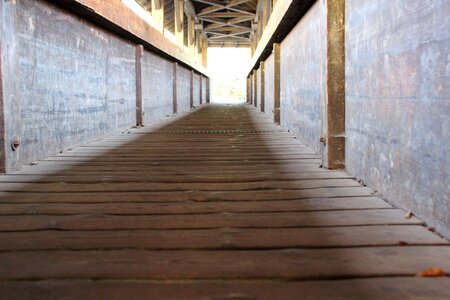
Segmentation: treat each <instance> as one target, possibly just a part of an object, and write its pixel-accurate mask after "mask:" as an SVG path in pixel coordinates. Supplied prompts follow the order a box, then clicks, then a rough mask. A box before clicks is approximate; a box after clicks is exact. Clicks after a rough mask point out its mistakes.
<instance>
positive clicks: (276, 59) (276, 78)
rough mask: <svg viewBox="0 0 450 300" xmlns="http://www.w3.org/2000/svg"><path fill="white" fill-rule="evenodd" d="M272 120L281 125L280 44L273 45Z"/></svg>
mask: <svg viewBox="0 0 450 300" xmlns="http://www.w3.org/2000/svg"><path fill="white" fill-rule="evenodd" d="M273 63H274V66H273V99H274V103H273V120H274V122H275V123H276V124H280V123H281V118H280V117H281V116H280V106H281V99H280V96H281V95H280V88H281V86H280V83H281V82H280V44H277V43H275V44H273Z"/></svg>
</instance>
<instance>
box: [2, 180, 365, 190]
mask: <svg viewBox="0 0 450 300" xmlns="http://www.w3.org/2000/svg"><path fill="white" fill-rule="evenodd" d="M324 187H348V188H350V187H361V185H360V184H359V183H358V182H356V181H355V180H351V179H328V180H325V179H318V180H302V181H263V182H236V183H220V182H219V183H196V182H189V183H184V182H180V183H150V182H114V183H90V184H88V183H82V184H79V183H68V182H56V183H42V182H37V183H0V190H1V191H4V192H7V191H12V192H14V191H19V192H49V193H51V192H133V191H137V192H142V191H190V190H198V191H251V190H271V189H289V190H301V189H314V188H324Z"/></svg>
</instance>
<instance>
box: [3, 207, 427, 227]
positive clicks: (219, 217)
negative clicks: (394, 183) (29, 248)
mask: <svg viewBox="0 0 450 300" xmlns="http://www.w3.org/2000/svg"><path fill="white" fill-rule="evenodd" d="M404 214H405V213H404V211H402V210H399V209H371V210H360V211H358V212H357V213H356V212H355V211H354V210H340V211H315V212H294V213H292V212H272V213H230V212H222V213H217V214H192V215H105V214H85V215H72V216H58V215H30V216H24V215H18V216H16V215H15V216H2V217H1V218H0V231H26V230H28V231H30V230H126V229H130V230H132V229H188V228H190V229H199V228H222V227H230V228H285V227H326V226H356V225H361V226H363V225H399V224H414V225H417V224H423V223H422V222H421V221H420V220H418V219H417V218H415V217H412V218H410V219H405V218H404V217H403V216H404Z"/></svg>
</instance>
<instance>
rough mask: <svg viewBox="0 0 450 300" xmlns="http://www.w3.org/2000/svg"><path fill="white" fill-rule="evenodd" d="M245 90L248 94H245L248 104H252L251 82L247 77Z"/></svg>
mask: <svg viewBox="0 0 450 300" xmlns="http://www.w3.org/2000/svg"><path fill="white" fill-rule="evenodd" d="M245 88H246V93H245V97H246V102H247V103H250V81H249V77H247V78H246V79H245Z"/></svg>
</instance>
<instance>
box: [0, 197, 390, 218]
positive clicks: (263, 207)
mask: <svg viewBox="0 0 450 300" xmlns="http://www.w3.org/2000/svg"><path fill="white" fill-rule="evenodd" d="M1 207H2V209H1V211H0V215H21V214H29V215H37V214H43V215H71V214H128V215H133V214H148V215H158V214H202V213H219V212H299V211H320V210H351V209H355V210H357V209H377V208H378V209H383V208H392V207H391V206H390V205H389V204H387V203H386V202H385V201H383V200H381V199H380V198H376V197H349V198H315V199H303V200H288V201H282V200H280V201H257V202H255V201H231V202H223V201H220V202H219V201H218V202H209V203H203V202H187V201H186V202H167V203H132V202H131V203H120V202H119V203H29V204H27V203H25V204H21V203H3V204H2V205H1Z"/></svg>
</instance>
